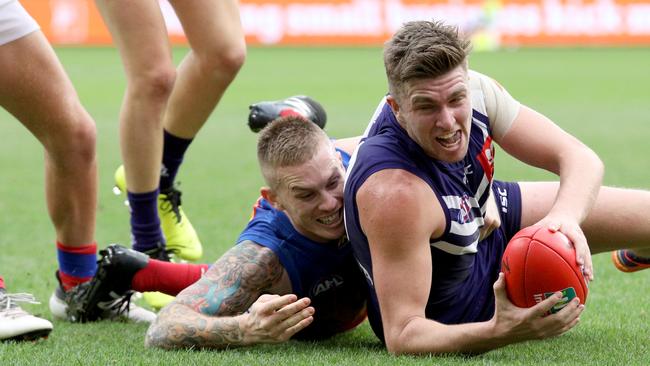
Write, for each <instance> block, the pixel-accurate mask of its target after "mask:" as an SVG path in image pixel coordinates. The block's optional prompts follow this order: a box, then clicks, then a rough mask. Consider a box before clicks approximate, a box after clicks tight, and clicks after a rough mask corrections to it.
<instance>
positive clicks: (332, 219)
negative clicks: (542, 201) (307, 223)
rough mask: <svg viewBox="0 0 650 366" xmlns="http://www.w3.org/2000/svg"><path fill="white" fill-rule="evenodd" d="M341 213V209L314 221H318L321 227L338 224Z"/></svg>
mask: <svg viewBox="0 0 650 366" xmlns="http://www.w3.org/2000/svg"><path fill="white" fill-rule="evenodd" d="M341 212H342V209H339V210H337V211H336V212H334V213H333V214H331V215H328V216H323V217H319V218H318V219H316V221H318V222H319V223H321V224H323V225H333V224H338V223H339V222H340V221H341Z"/></svg>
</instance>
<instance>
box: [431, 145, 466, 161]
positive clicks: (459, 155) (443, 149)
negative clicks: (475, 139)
mask: <svg viewBox="0 0 650 366" xmlns="http://www.w3.org/2000/svg"><path fill="white" fill-rule="evenodd" d="M466 141H467V140H465V139H462V140H461V141H460V142H459V143H458V144H454V145H453V146H444V145H442V144H437V146H436V147H437V149H436V151H434V152H433V153H432V154H430V155H432V157H433V158H434V159H437V160H440V161H444V162H446V163H457V162H459V161H461V160H463V158H465V155H467V148H468V145H467V143H466Z"/></svg>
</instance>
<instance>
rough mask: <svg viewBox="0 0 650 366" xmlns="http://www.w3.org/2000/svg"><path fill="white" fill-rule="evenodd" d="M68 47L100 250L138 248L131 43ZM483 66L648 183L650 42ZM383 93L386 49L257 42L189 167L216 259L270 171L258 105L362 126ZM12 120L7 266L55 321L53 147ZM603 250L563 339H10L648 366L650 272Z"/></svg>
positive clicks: (125, 357) (0, 233)
mask: <svg viewBox="0 0 650 366" xmlns="http://www.w3.org/2000/svg"><path fill="white" fill-rule="evenodd" d="M57 52H58V54H59V56H60V58H61V60H62V62H63V64H64V66H65V67H66V69H67V71H68V73H69V75H70V77H71V78H72V79H73V81H74V83H75V86H76V87H77V91H78V92H79V95H80V97H81V99H82V101H83V103H84V104H85V106H86V107H87V109H88V110H89V111H90V113H91V114H92V115H93V117H94V118H95V119H96V122H97V126H98V135H99V141H98V156H99V163H100V191H99V192H100V195H99V205H98V207H99V212H98V222H97V241H98V243H99V246H100V247H104V246H106V245H107V244H109V243H112V242H118V243H124V244H128V243H129V242H128V241H129V230H128V214H127V211H126V208H125V207H124V205H123V204H122V199H121V198H118V197H116V196H114V195H113V194H112V192H111V188H112V186H113V181H112V179H113V178H112V176H113V171H114V169H115V168H116V167H117V166H118V165H119V164H120V156H119V148H118V140H117V116H118V111H119V107H120V102H121V98H122V94H123V91H124V76H123V73H122V68H121V64H120V61H119V58H118V55H117V53H116V51H115V50H114V49H111V48H61V49H57ZM185 52H186V50H185V49H177V50H175V57H176V58H177V59H180V58H181V57H182V55H183V54H184V53H185ZM470 65H471V67H472V68H474V69H476V70H479V71H482V72H484V73H486V74H489V75H491V76H492V77H494V78H496V79H497V80H498V81H500V82H501V83H502V84H503V85H504V86H506V87H507V88H508V89H509V91H510V92H511V93H512V94H513V95H514V96H515V97H516V98H518V99H519V100H520V101H521V102H523V103H525V104H527V105H529V106H532V107H533V108H536V109H538V110H540V111H542V112H544V113H545V114H547V115H548V116H549V117H551V118H552V119H553V120H555V121H556V122H557V123H558V124H559V125H561V126H562V127H563V128H565V129H566V130H568V131H570V132H571V133H573V134H574V135H576V136H578V137H579V138H580V139H582V140H583V141H585V142H586V143H587V144H588V145H590V146H591V147H592V148H593V149H594V150H595V151H596V152H597V153H598V154H599V155H600V156H601V158H602V159H603V161H604V162H605V164H606V166H607V172H606V177H605V183H606V184H609V185H616V186H628V187H637V188H650V163H649V162H648V157H647V154H648V153H649V152H650V149H649V148H648V142H647V141H648V139H649V138H650V127H648V126H649V125H650V103H649V101H650V87H649V86H650V73H648V71H647V67H648V65H650V49H647V48H646V49H579V50H573V49H528V50H519V51H508V50H504V51H500V52H495V53H477V54H475V55H473V56H472V57H471V59H470ZM385 90H386V84H385V81H384V75H383V68H382V62H381V50H380V49H378V48H361V49H353V48H341V49H338V48H337V49H322V48H301V49H292V48H289V49H287V48H251V49H250V50H249V55H248V59H247V62H246V65H245V66H244V68H243V69H242V71H241V73H240V74H239V76H238V78H237V79H236V81H235V82H234V83H233V85H232V86H231V88H230V89H229V90H228V92H227V94H226V96H225V97H224V99H223V100H222V103H221V104H220V105H219V107H218V108H217V111H216V112H215V113H214V114H213V116H212V117H211V119H210V121H209V122H208V123H207V124H206V126H205V127H204V129H203V131H202V132H201V133H200V134H199V136H198V137H197V138H196V140H195V143H194V144H193V145H192V147H191V148H190V150H189V152H188V154H187V157H186V160H185V164H184V165H183V168H182V169H181V172H180V174H179V179H180V181H181V182H182V186H181V188H182V190H183V192H184V196H183V199H184V201H183V203H184V207H185V210H186V212H187V213H188V215H189V217H190V218H191V220H192V222H193V224H194V226H195V227H196V229H197V231H198V232H199V235H200V236H201V239H202V241H203V244H204V248H205V256H204V259H205V261H207V262H212V261H214V260H215V259H216V258H218V256H219V255H220V254H221V253H223V252H224V251H225V250H227V249H228V248H229V247H230V246H231V245H233V243H234V240H235V239H236V237H237V235H238V234H239V232H240V230H241V229H242V228H243V226H244V224H245V223H246V221H247V220H248V217H249V213H250V210H251V205H252V204H253V202H254V200H255V199H256V198H257V194H258V192H259V191H258V189H259V186H260V185H261V183H262V180H261V176H260V174H259V173H258V170H257V163H256V159H255V138H256V136H255V135H254V134H252V133H251V132H249V130H248V128H247V127H246V124H245V123H246V118H247V114H248V108H247V106H248V105H249V104H250V103H252V102H256V101H260V100H268V99H279V98H283V97H286V96H289V95H294V94H308V95H310V96H312V97H314V98H316V99H317V100H319V101H321V102H322V104H323V105H324V106H325V108H326V109H327V111H328V114H329V115H328V117H329V118H328V120H329V122H328V126H327V131H328V132H329V133H330V135H332V136H334V137H345V136H351V135H356V134H360V133H361V132H363V129H364V128H365V125H366V123H367V121H368V119H369V117H370V115H371V114H372V112H373V110H374V108H375V105H376V103H377V102H378V101H379V99H380V98H381V97H382V95H383V93H384V92H385ZM196 97H197V98H200V97H201V96H200V95H197V96H196ZM0 125H1V127H0V128H1V130H0V131H2V134H3V139H2V143H0V167H2V173H1V174H0V175H1V178H0V210H1V212H2V215H0V228H2V229H1V230H0V248H1V249H2V250H1V253H0V274H2V275H3V276H4V277H5V280H6V282H7V285H8V287H9V289H10V290H11V291H15V292H18V291H21V292H22V291H26V292H32V293H33V294H35V295H36V296H37V297H38V298H39V299H40V300H41V302H42V304H41V305H32V306H26V307H25V308H26V309H28V310H30V311H32V312H34V313H37V314H41V315H42V316H44V317H46V318H50V319H51V315H50V314H49V311H48V309H47V299H48V297H49V295H50V293H51V292H52V290H53V289H54V287H55V285H56V281H55V279H54V275H53V274H54V271H55V269H56V258H55V248H54V231H53V229H52V226H51V224H50V222H49V219H48V216H47V212H46V208H45V203H44V198H43V196H44V188H43V153H42V150H41V147H40V145H39V144H38V143H37V142H36V140H35V139H34V138H33V137H32V136H31V135H30V134H29V133H28V132H27V131H26V130H25V129H24V128H23V127H22V126H21V125H20V124H19V123H18V122H16V121H15V120H14V119H13V118H12V117H11V116H10V115H8V114H6V113H5V112H4V111H0ZM496 166H497V168H496V171H497V178H498V179H506V180H514V179H517V180H539V179H552V176H550V175H549V174H547V173H544V172H539V171H536V170H534V169H531V168H529V167H526V166H523V165H521V164H519V163H516V162H514V161H513V160H511V159H509V158H508V157H506V156H505V154H504V153H499V152H497V164H496ZM71 184H74V181H72V182H71ZM649 224H650V221H649ZM594 261H595V266H596V280H595V281H594V282H593V283H592V285H591V287H590V294H589V300H588V304H587V309H586V311H585V312H584V314H583V316H582V320H581V324H580V325H579V326H578V327H577V328H575V329H573V330H572V331H571V332H569V333H568V334H566V335H564V336H562V337H559V338H556V339H551V340H545V341H539V342H526V343H520V344H516V345H511V346H508V347H505V348H502V349H499V350H496V351H492V352H489V353H487V354H484V355H481V356H477V357H472V358H464V357H457V356H449V357H394V356H392V355H389V354H388V353H387V352H386V351H385V350H384V349H383V348H382V346H381V344H380V343H379V342H378V341H377V339H376V338H375V337H374V335H373V334H372V331H371V330H370V327H369V326H368V324H367V323H364V324H363V325H362V326H360V327H359V328H358V329H356V330H354V331H352V332H349V333H347V334H343V335H340V336H338V337H336V338H334V339H331V340H328V341H325V342H320V343H305V342H296V341H291V342H289V343H287V344H283V345H268V346H257V347H250V348H240V349H232V350H226V351H178V352H166V351H159V350H149V349H145V348H144V347H143V336H144V333H145V330H146V326H145V325H139V324H129V323H109V322H100V323H94V324H83V325H80V324H68V323H65V322H60V321H55V322H54V325H55V329H54V331H53V332H52V334H51V336H50V338H49V339H48V340H46V341H44V342H37V343H27V344H13V343H4V344H0V365H14V364H15V365H86V364H97V365H107V364H110V365H168V364H190V365H192V364H197V365H198V364H223V365H250V364H267V365H275V364H284V365H293V364H297V365H306V364H308V365H393V364H422V365H425V364H426V365H430V364H440V365H460V364H463V365H468V364H520V365H541V364H545V365H546V364H567V365H569V364H570V365H576V364H583V365H587V364H602V365H643V364H647V363H648V360H650V346H649V343H650V314H649V313H650V310H649V309H650V271H645V273H644V272H641V273H635V274H623V273H620V272H617V271H616V270H615V269H614V267H613V266H612V265H611V263H610V261H609V257H608V256H607V255H605V254H601V255H597V256H595V258H594Z"/></svg>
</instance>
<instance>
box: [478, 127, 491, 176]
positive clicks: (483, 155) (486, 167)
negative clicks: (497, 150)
mask: <svg viewBox="0 0 650 366" xmlns="http://www.w3.org/2000/svg"><path fill="white" fill-rule="evenodd" d="M476 160H478V162H479V163H480V164H481V167H483V171H484V172H485V176H486V177H487V179H488V181H490V182H491V181H492V176H493V175H494V146H493V145H492V136H488V137H487V138H486V139H485V143H483V147H482V148H481V152H480V153H479V154H478V155H477V156H476Z"/></svg>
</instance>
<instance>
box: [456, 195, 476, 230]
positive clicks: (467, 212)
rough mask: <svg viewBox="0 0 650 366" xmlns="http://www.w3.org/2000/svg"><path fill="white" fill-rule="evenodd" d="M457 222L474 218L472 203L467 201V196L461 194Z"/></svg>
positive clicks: (462, 222) (461, 222)
mask: <svg viewBox="0 0 650 366" xmlns="http://www.w3.org/2000/svg"><path fill="white" fill-rule="evenodd" d="M458 206H459V207H458V220H457V221H458V223H460V224H465V223H468V222H470V221H472V220H473V219H474V215H472V205H470V203H469V196H467V195H466V194H463V196H462V197H460V202H459V203H458Z"/></svg>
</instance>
